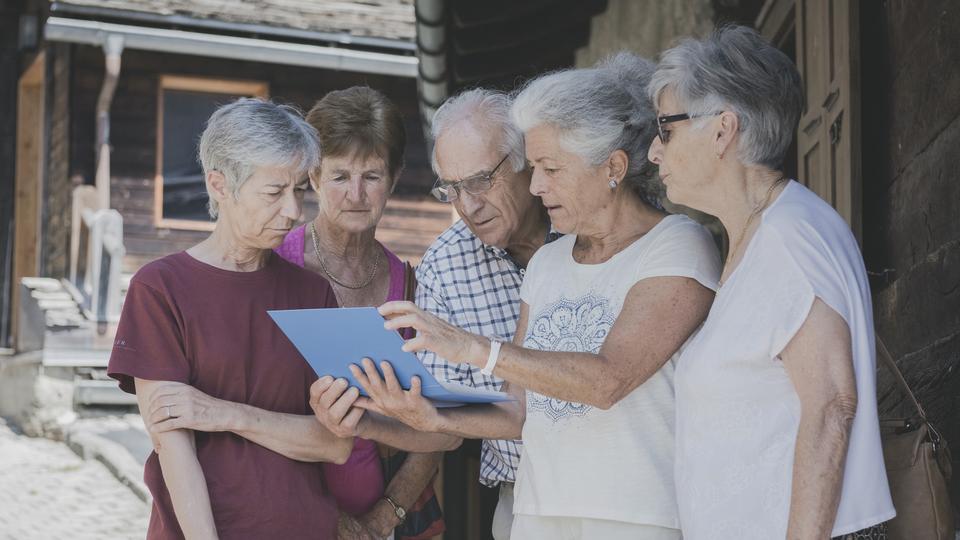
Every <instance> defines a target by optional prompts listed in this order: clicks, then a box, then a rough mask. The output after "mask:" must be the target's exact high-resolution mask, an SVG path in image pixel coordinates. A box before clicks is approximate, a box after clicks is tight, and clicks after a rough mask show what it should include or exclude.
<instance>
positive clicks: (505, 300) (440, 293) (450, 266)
mask: <svg viewBox="0 0 960 540" xmlns="http://www.w3.org/2000/svg"><path fill="white" fill-rule="evenodd" d="M523 273H524V269H523V268H521V267H520V266H519V265H518V264H517V263H516V262H515V261H514V260H513V259H512V258H511V257H510V255H508V254H507V252H506V251H504V250H502V249H499V248H495V247H491V246H485V245H484V244H483V243H482V242H480V239H479V238H477V237H476V236H475V235H474V234H473V233H472V232H470V229H469V228H468V227H467V225H466V224H465V223H464V222H463V221H458V222H456V223H455V224H453V226H451V227H450V228H448V229H447V230H446V231H444V232H443V234H441V235H440V237H439V238H437V240H436V241H435V242H434V243H433V245H431V246H430V249H428V250H427V252H426V253H425V254H424V256H423V260H422V261H421V263H420V266H419V267H417V282H418V284H417V305H418V306H419V307H420V308H421V309H423V310H424V311H427V312H429V313H433V314H434V315H436V316H438V317H440V318H441V319H443V320H445V321H447V322H449V323H451V324H453V325H455V326H458V327H460V328H462V329H464V330H466V331H468V332H471V333H473V334H478V335H481V336H486V337H496V338H500V339H502V340H504V341H511V340H513V334H514V332H516V330H517V318H519V317H520V283H521V282H522V281H523ZM418 356H419V357H420V361H421V362H423V364H424V365H425V366H426V367H427V369H429V370H430V371H431V372H432V373H433V375H434V376H435V377H437V378H438V379H441V380H447V381H452V382H457V383H460V384H465V385H469V386H474V387H477V388H485V389H491V390H500V388H501V387H502V386H503V379H500V378H498V377H493V376H487V375H484V374H482V373H480V368H475V367H471V366H470V365H469V364H455V363H450V362H447V361H446V360H444V359H443V358H439V357H437V355H436V354H434V353H433V352H430V351H422V352H420V353H419V354H418ZM520 444H521V443H520V441H501V440H498V441H492V440H484V441H483V446H482V449H481V455H480V461H481V463H480V483H481V484H483V485H485V486H495V485H497V484H498V483H500V482H504V481H505V482H514V481H515V480H516V474H517V465H518V464H519V463H520Z"/></svg>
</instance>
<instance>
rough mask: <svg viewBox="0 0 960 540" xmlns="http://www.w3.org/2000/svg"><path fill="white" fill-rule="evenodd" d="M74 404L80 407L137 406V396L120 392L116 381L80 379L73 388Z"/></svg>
mask: <svg viewBox="0 0 960 540" xmlns="http://www.w3.org/2000/svg"><path fill="white" fill-rule="evenodd" d="M73 402H74V404H76V405H79V406H90V405H136V404H137V396H135V395H133V394H128V393H126V392H124V391H123V390H120V387H119V386H118V385H117V381H114V380H109V381H100V380H84V379H80V380H77V381H76V382H75V383H74V386H73Z"/></svg>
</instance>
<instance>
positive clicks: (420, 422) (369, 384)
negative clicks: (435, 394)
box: [350, 358, 440, 431]
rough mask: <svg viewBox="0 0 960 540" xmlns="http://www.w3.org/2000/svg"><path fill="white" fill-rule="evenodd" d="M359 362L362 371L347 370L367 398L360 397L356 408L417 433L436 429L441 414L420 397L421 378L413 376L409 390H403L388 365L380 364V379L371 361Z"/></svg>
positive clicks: (366, 359) (353, 366) (354, 368)
mask: <svg viewBox="0 0 960 540" xmlns="http://www.w3.org/2000/svg"><path fill="white" fill-rule="evenodd" d="M361 363H362V365H363V369H361V368H360V367H357V366H356V365H352V366H350V371H351V373H353V376H354V377H355V378H356V379H357V381H358V382H359V383H360V386H362V387H363V389H364V390H366V391H367V395H368V396H370V397H367V398H359V399H358V400H357V402H356V406H357V407H361V408H364V409H369V410H371V411H374V412H377V413H380V414H382V415H385V416H389V417H391V418H396V419H397V420H399V421H401V422H403V423H404V424H406V425H408V426H410V427H412V428H413V429H415V430H417V431H436V430H437V427H438V425H439V420H440V415H439V413H437V408H436V407H434V406H433V404H432V403H430V401H429V400H428V399H427V398H425V397H423V395H421V393H420V384H421V383H420V377H414V378H413V380H412V381H410V390H404V389H403V388H402V387H401V386H400V381H398V380H397V376H396V374H395V373H394V371H393V366H391V365H390V362H386V361H384V362H381V363H380V369H382V370H383V376H382V377H381V376H380V373H379V372H378V371H377V368H376V366H374V365H373V361H372V360H370V359H369V358H364V359H363V361H362V362H361Z"/></svg>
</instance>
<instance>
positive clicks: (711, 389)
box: [676, 181, 895, 540]
mask: <svg viewBox="0 0 960 540" xmlns="http://www.w3.org/2000/svg"><path fill="white" fill-rule="evenodd" d="M815 298H820V299H821V300H822V301H823V302H824V303H826V304H827V305H828V306H830V307H831V308H832V309H834V310H835V311H836V312H837V313H839V314H840V315H841V316H842V317H843V319H844V320H845V321H846V322H847V325H848V326H849V328H850V334H851V338H852V345H853V364H854V371H855V373H856V379H857V395H858V400H857V412H856V417H855V418H854V422H853V428H852V432H851V435H850V446H849V451H848V453H847V461H846V468H845V470H844V478H843V490H842V495H841V499H840V509H839V512H838V513H837V519H836V522H835V524H834V527H833V534H832V536H840V535H843V534H847V533H850V532H854V531H857V530H860V529H864V528H866V527H869V526H871V525H874V524H877V523H881V522H883V521H886V520H888V519H890V518H892V517H893V516H894V515H895V512H894V509H893V503H892V502H891V499H890V491H889V488H888V486H887V475H886V469H885V468H884V463H883V454H882V452H881V447H880V430H879V424H878V418H877V397H876V371H875V365H876V362H875V351H874V346H875V345H874V333H873V315H872V308H871V301H870V289H869V286H868V284H867V274H866V271H865V269H864V265H863V259H862V258H861V256H860V250H859V249H858V247H857V242H856V240H855V239H854V237H853V234H852V233H851V232H850V228H849V227H848V226H847V224H846V223H845V222H844V221H843V219H842V218H841V217H840V216H839V215H838V214H837V213H836V211H834V210H833V208H831V207H830V206H829V205H828V204H827V203H825V202H824V201H823V200H821V199H820V198H819V197H817V196H816V195H815V194H814V193H813V192H811V191H809V190H808V189H807V188H805V187H803V186H801V185H800V184H798V183H796V182H793V181H791V182H790V183H789V184H788V185H787V186H786V188H784V191H783V192H782V193H781V194H780V196H779V197H778V198H777V200H776V201H774V202H773V204H772V205H771V206H770V207H769V208H767V210H766V211H765V212H764V213H763V215H762V217H761V222H760V225H759V227H758V229H757V231H756V233H755V235H754V237H753V238H752V239H751V241H750V243H749V245H748V246H747V249H746V251H745V253H744V256H743V259H742V261H741V262H740V264H739V265H738V267H737V268H736V269H734V271H733V273H732V274H731V275H730V277H729V279H728V280H727V282H726V283H724V285H723V287H722V288H721V289H720V290H719V291H718V293H717V297H716V299H715V300H714V303H713V307H712V308H711V310H710V315H709V316H708V317H707V320H706V321H705V322H704V325H703V328H701V330H700V332H699V334H697V335H696V336H695V337H694V338H693V339H691V340H690V343H689V344H688V346H687V348H686V350H685V351H684V353H683V355H682V357H681V358H680V360H679V362H678V367H677V372H676V392H677V456H676V482H677V498H678V503H679V506H680V522H681V525H682V528H683V535H684V538H685V539H687V540H699V539H714V538H737V539H740V540H750V539H757V540H770V539H774V538H784V537H785V536H786V531H787V521H788V518H789V510H790V496H791V484H792V478H793V457H794V445H795V443H796V437H797V430H798V427H799V421H800V401H799V399H798V397H797V393H796V391H795V390H794V388H793V384H792V383H791V382H790V379H789V377H788V376H787V372H786V370H785V368H784V366H783V362H782V361H781V360H780V358H779V356H778V355H779V354H780V352H781V351H782V350H783V349H784V347H786V345H787V344H788V343H789V342H790V340H791V339H792V338H793V336H794V335H795V334H796V332H797V331H798V330H799V329H800V327H801V326H802V325H803V323H804V321H805V320H806V318H807V315H808V313H809V311H810V308H811V306H812V305H813V302H814V299H815Z"/></svg>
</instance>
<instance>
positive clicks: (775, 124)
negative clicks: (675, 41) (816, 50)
mask: <svg viewBox="0 0 960 540" xmlns="http://www.w3.org/2000/svg"><path fill="white" fill-rule="evenodd" d="M667 89H670V90H673V92H674V95H675V96H676V99H677V102H678V103H679V104H680V105H681V106H682V107H684V108H685V110H683V111H677V112H685V113H687V114H689V115H690V116H695V115H711V114H715V113H718V112H720V111H731V112H733V113H735V114H736V115H737V118H738V120H739V122H740V133H741V139H740V140H741V142H740V149H739V151H738V153H739V157H740V160H741V161H743V162H744V163H747V164H752V165H763V166H766V167H770V168H772V169H779V168H780V166H781V165H783V160H784V158H785V156H786V153H787V150H788V149H789V148H790V142H791V141H792V140H793V137H794V134H795V133H796V130H797V124H798V122H799V121H800V113H801V111H802V110H803V87H802V85H801V82H800V73H799V72H798V71H797V67H796V66H795V65H794V63H793V61H791V60H790V58H788V57H787V55H786V54H784V53H783V52H781V51H780V50H779V49H777V48H776V47H774V46H772V45H770V44H769V43H767V42H766V41H765V40H764V39H763V38H762V37H760V34H758V33H757V31H756V30H753V29H752V28H747V27H745V26H732V25H731V26H723V27H721V28H719V29H717V30H716V31H714V33H713V34H712V35H711V36H710V37H708V38H706V39H702V40H697V39H685V40H683V41H681V42H680V44H679V45H677V46H676V47H673V48H672V49H669V50H667V51H666V52H664V53H663V55H662V56H661V57H660V64H659V65H658V66H657V71H656V72H655V73H654V75H653V79H652V80H651V81H650V87H649V94H650V98H651V99H652V100H653V101H654V103H656V102H658V101H659V99H660V95H661V94H662V93H663V92H664V90H667ZM704 123H705V122H704V121H700V122H698V123H697V124H698V125H700V126H702V125H703V124H704Z"/></svg>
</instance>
